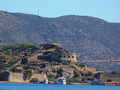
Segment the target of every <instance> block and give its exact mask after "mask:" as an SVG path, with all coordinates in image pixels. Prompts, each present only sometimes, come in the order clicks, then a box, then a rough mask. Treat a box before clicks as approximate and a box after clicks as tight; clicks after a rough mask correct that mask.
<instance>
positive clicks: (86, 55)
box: [0, 11, 120, 71]
mask: <svg viewBox="0 0 120 90" xmlns="http://www.w3.org/2000/svg"><path fill="white" fill-rule="evenodd" d="M119 33H120V23H110V22H107V21H105V20H102V19H99V18H95V17H90V16H77V15H66V16H61V17H56V18H46V17H40V16H37V15H31V14H23V13H10V12H5V11H0V44H1V45H3V44H21V43H24V44H25V43H31V44H34V45H38V44H43V43H49V42H59V43H62V45H63V47H64V48H65V49H66V50H68V51H69V52H75V53H77V55H78V58H79V60H80V61H83V60H86V59H87V60H105V59H113V60H116V59H119V58H120V45H119V44H120V39H119V38H120V35H119ZM115 65H116V64H112V66H110V64H107V66H108V67H109V66H110V68H111V67H114V66H115ZM94 66H95V67H96V68H97V67H98V68H99V64H98V65H94ZM105 66H106V65H105ZM116 66H117V71H119V70H118V69H119V65H116ZM110 68H108V69H110Z"/></svg>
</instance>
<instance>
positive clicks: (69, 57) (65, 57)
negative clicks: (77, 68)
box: [61, 53, 78, 62]
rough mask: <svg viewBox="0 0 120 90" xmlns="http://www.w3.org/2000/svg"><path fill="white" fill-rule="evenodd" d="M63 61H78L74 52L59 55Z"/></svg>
mask: <svg viewBox="0 0 120 90" xmlns="http://www.w3.org/2000/svg"><path fill="white" fill-rule="evenodd" d="M61 60H63V61H70V62H78V61H77V55H76V53H70V54H64V55H63V56H62V57H61Z"/></svg>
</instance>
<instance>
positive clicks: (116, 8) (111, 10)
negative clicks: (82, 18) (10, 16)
mask: <svg viewBox="0 0 120 90" xmlns="http://www.w3.org/2000/svg"><path fill="white" fill-rule="evenodd" d="M38 9H39V15H40V16H43V17H57V16H62V15H86V16H94V17H99V18H102V19H105V20H107V21H110V22H120V0H0V10H5V11H9V12H22V13H32V14H37V13H38Z"/></svg>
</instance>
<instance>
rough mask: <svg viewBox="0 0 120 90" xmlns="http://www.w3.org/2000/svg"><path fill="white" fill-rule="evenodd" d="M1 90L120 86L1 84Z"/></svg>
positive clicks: (112, 89) (98, 89)
mask: <svg viewBox="0 0 120 90" xmlns="http://www.w3.org/2000/svg"><path fill="white" fill-rule="evenodd" d="M0 90H120V86H93V85H57V84H48V85H44V84H24V83H0Z"/></svg>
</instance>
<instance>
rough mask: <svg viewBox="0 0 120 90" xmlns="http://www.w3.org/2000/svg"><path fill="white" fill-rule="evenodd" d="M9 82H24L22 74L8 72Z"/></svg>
mask: <svg viewBox="0 0 120 90" xmlns="http://www.w3.org/2000/svg"><path fill="white" fill-rule="evenodd" d="M9 73H10V75H9V80H8V81H9V82H25V81H24V80H23V73H16V72H9Z"/></svg>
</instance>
